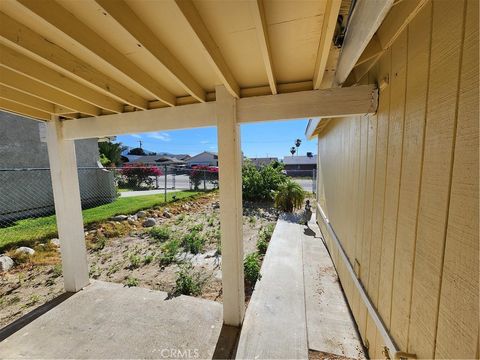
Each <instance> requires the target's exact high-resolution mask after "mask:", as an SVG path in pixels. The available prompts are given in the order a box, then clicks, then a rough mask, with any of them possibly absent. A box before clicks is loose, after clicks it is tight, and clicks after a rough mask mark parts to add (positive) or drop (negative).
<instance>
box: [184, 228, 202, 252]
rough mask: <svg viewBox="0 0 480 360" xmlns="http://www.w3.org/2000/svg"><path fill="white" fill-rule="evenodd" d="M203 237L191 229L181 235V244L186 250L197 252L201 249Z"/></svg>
mask: <svg viewBox="0 0 480 360" xmlns="http://www.w3.org/2000/svg"><path fill="white" fill-rule="evenodd" d="M204 245H205V238H204V237H203V236H202V235H200V234H199V233H198V232H196V231H192V232H190V233H188V234H186V235H185V236H184V237H183V246H184V247H185V250H186V251H189V252H191V253H192V254H198V253H199V252H201V251H202V250H203V246H204Z"/></svg>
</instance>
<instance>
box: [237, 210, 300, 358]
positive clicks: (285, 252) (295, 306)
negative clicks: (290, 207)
mask: <svg viewBox="0 0 480 360" xmlns="http://www.w3.org/2000/svg"><path fill="white" fill-rule="evenodd" d="M296 221H297V219H296V218H294V217H292V216H286V217H284V218H281V219H279V220H278V222H277V225H276V227H275V231H274V233H273V235H272V239H271V240H270V244H269V246H268V251H267V254H266V256H265V259H264V261H263V265H262V270H261V274H262V278H261V280H260V281H257V284H256V286H255V291H254V292H253V295H252V298H251V300H250V303H249V305H248V308H247V312H246V314H245V320H244V322H243V327H242V331H241V333H240V339H239V342H238V349H237V359H306V358H308V347H307V332H306V328H307V325H306V320H305V296H304V285H303V284H304V283H303V264H302V242H301V237H302V231H303V228H302V226H300V225H299V224H298V223H296Z"/></svg>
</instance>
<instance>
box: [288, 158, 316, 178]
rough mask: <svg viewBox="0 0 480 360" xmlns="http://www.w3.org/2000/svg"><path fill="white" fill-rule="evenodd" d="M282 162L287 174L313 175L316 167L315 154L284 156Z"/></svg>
mask: <svg viewBox="0 0 480 360" xmlns="http://www.w3.org/2000/svg"><path fill="white" fill-rule="evenodd" d="M283 163H284V165H285V171H286V172H287V174H288V175H289V176H313V174H314V170H316V169H317V155H312V156H307V155H305V156H284V158H283Z"/></svg>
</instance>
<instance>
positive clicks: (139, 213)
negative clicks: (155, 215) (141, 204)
mask: <svg viewBox="0 0 480 360" xmlns="http://www.w3.org/2000/svg"><path fill="white" fill-rule="evenodd" d="M135 216H136V217H137V218H139V219H142V218H144V217H145V216H147V212H146V211H143V210H142V211H139V212H137V213H136V214H135Z"/></svg>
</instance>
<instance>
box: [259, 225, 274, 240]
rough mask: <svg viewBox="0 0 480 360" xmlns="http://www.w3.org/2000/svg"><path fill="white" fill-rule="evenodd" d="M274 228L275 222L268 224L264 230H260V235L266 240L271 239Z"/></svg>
mask: <svg viewBox="0 0 480 360" xmlns="http://www.w3.org/2000/svg"><path fill="white" fill-rule="evenodd" d="M273 230H275V224H268V225H267V226H266V227H264V228H263V229H262V230H260V237H261V238H263V239H265V240H266V241H270V239H271V238H272V235H273Z"/></svg>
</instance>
